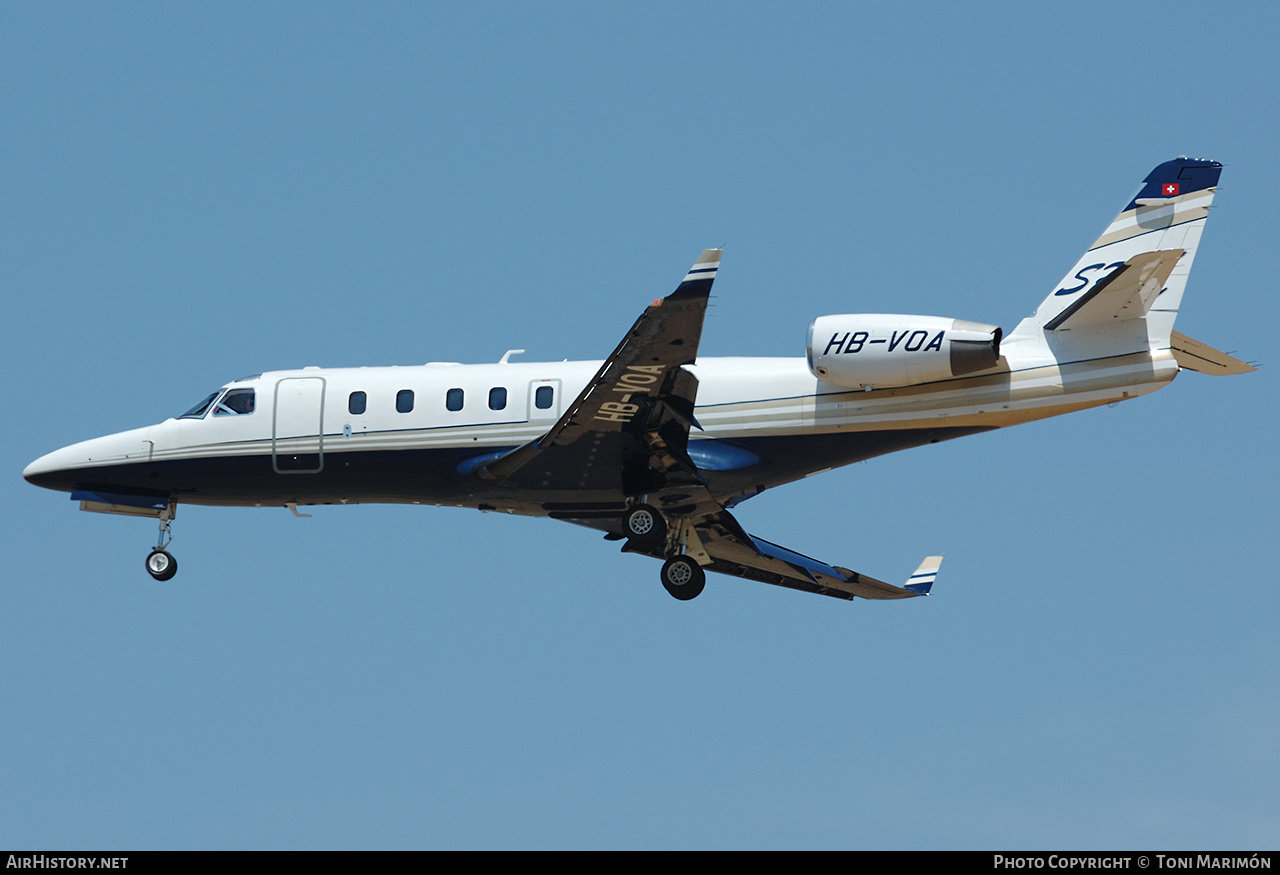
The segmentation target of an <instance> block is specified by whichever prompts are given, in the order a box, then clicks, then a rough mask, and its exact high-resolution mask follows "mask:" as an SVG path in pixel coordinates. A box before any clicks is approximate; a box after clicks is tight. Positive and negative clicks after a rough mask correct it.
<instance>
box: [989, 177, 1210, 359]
mask: <svg viewBox="0 0 1280 875" xmlns="http://www.w3.org/2000/svg"><path fill="white" fill-rule="evenodd" d="M1221 172H1222V165H1221V164H1219V163H1218V162H1217V161H1208V160H1204V159H1194V158H1176V159H1174V160H1173V161H1166V162H1165V163H1163V164H1161V165H1159V166H1158V167H1156V168H1155V169H1154V170H1152V171H1151V173H1149V174H1148V175H1147V178H1146V179H1145V180H1143V183H1142V187H1141V188H1140V189H1139V190H1138V193H1137V194H1136V195H1134V197H1133V198H1132V199H1131V200H1130V201H1129V203H1128V204H1127V205H1126V206H1125V208H1124V209H1123V210H1121V212H1120V215H1118V216H1116V218H1115V219H1114V220H1113V221H1112V222H1111V224H1110V225H1108V226H1107V228H1106V230H1105V231H1103V232H1102V236H1100V237H1099V238H1098V239H1097V240H1096V241H1095V242H1094V244H1093V245H1092V246H1091V247H1089V249H1088V251H1086V252H1085V253H1084V255H1082V256H1081V257H1080V259H1079V260H1078V261H1077V262H1076V263H1075V265H1074V266H1073V267H1072V268H1071V270H1069V271H1067V274H1066V276H1064V277H1063V278H1062V281H1061V282H1059V283H1058V285H1057V286H1056V287H1055V289H1054V291H1053V292H1052V293H1050V295H1049V296H1048V297H1047V298H1045V299H1044V301H1043V302H1041V304H1040V306H1039V307H1037V308H1036V311H1035V313H1033V314H1032V315H1031V316H1029V317H1027V318H1026V319H1024V320H1023V321H1022V323H1021V324H1020V325H1019V326H1018V327H1017V329H1015V331H1014V332H1013V335H1011V337H1013V336H1017V337H1020V338H1027V339H1030V338H1031V337H1033V336H1036V335H1042V333H1043V336H1045V337H1046V338H1048V337H1049V336H1050V335H1051V334H1052V335H1056V336H1057V338H1058V339H1059V340H1060V341H1066V337H1067V335H1070V334H1072V333H1073V332H1074V333H1075V334H1077V335H1078V336H1079V335H1083V334H1091V335H1093V336H1094V339H1095V340H1101V339H1102V337H1101V335H1102V334H1104V333H1106V334H1111V335H1113V336H1114V337H1115V339H1116V343H1117V348H1116V349H1115V350H1114V351H1113V352H1114V353H1116V354H1119V353H1122V352H1125V351H1136V349H1133V350H1125V349H1122V348H1120V347H1121V346H1124V345H1138V344H1141V343H1142V341H1143V339H1145V341H1146V344H1145V345H1146V346H1147V347H1148V348H1151V349H1168V348H1169V337H1170V334H1171V332H1172V331H1173V321H1174V318H1175V317H1176V316H1177V312H1178V307H1179V306H1180V305H1181V303H1182V294H1183V292H1184V291H1185V290H1186V286H1187V276H1188V274H1190V272H1191V263H1192V261H1193V260H1194V259H1195V254H1196V248H1197V246H1198V245H1199V243H1200V234H1201V232H1202V231H1203V230H1204V223H1205V220H1206V218H1207V217H1208V215H1209V206H1210V205H1211V204H1212V203H1213V196H1214V193H1215V192H1216V191H1217V186H1218V176H1219V175H1220V174H1221ZM1113 327H1114V330H1112V329H1113ZM1081 339H1082V338H1081ZM1090 345H1091V346H1092V345H1094V344H1090Z"/></svg>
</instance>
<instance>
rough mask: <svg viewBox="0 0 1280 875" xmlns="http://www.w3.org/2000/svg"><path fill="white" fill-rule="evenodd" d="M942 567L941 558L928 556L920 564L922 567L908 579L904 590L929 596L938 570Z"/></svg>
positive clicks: (903, 586)
mask: <svg viewBox="0 0 1280 875" xmlns="http://www.w3.org/2000/svg"><path fill="white" fill-rule="evenodd" d="M941 565H942V557H941V556H926V557H925V560H924V561H923V562H921V563H920V567H919V568H917V569H916V572H915V574H913V575H911V577H909V578H908V579H907V582H906V583H905V584H903V585H902V588H903V589H909V590H911V591H912V592H914V593H916V594H917V595H928V594H929V590H931V589H932V588H933V581H934V579H935V578H937V576H938V568H939V567H940V566H941Z"/></svg>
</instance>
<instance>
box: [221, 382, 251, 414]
mask: <svg viewBox="0 0 1280 875" xmlns="http://www.w3.org/2000/svg"><path fill="white" fill-rule="evenodd" d="M253 403H254V393H253V390H252V389H230V390H228V392H227V394H225V395H223V396H222V398H221V400H219V401H218V404H217V406H216V407H214V408H213V415H214V416H244V415H245V414H248V413H253Z"/></svg>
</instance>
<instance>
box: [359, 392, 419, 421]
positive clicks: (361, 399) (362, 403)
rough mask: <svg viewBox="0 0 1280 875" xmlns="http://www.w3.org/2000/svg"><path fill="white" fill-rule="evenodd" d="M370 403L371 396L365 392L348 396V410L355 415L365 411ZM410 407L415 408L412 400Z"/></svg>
mask: <svg viewBox="0 0 1280 875" xmlns="http://www.w3.org/2000/svg"><path fill="white" fill-rule="evenodd" d="M368 403H369V397H368V396H367V395H365V394H364V393H363V392H352V393H351V396H350V397H349V398H347V412H348V413H350V414H351V415H353V416H359V415H360V414H361V413H364V409H365V406H366V405H367V404H368ZM409 409H411V410H412V409H413V402H412V400H411V401H410V403H409Z"/></svg>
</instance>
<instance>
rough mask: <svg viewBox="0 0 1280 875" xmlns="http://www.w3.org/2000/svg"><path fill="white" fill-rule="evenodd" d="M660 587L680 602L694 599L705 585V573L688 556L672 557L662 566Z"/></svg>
mask: <svg viewBox="0 0 1280 875" xmlns="http://www.w3.org/2000/svg"><path fill="white" fill-rule="evenodd" d="M662 585H663V586H664V587H666V588H667V592H669V593H671V595H672V596H674V597H675V598H678V599H680V601H682V602H687V601H689V599H696V598H697V597H698V596H699V594H701V592H702V588H703V587H704V586H706V585H707V573H706V572H705V571H703V570H702V566H701V565H699V564H698V563H697V562H694V561H693V560H692V559H690V558H689V557H688V556H673V557H671V558H670V559H668V560H667V561H666V562H665V563H663V566H662Z"/></svg>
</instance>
